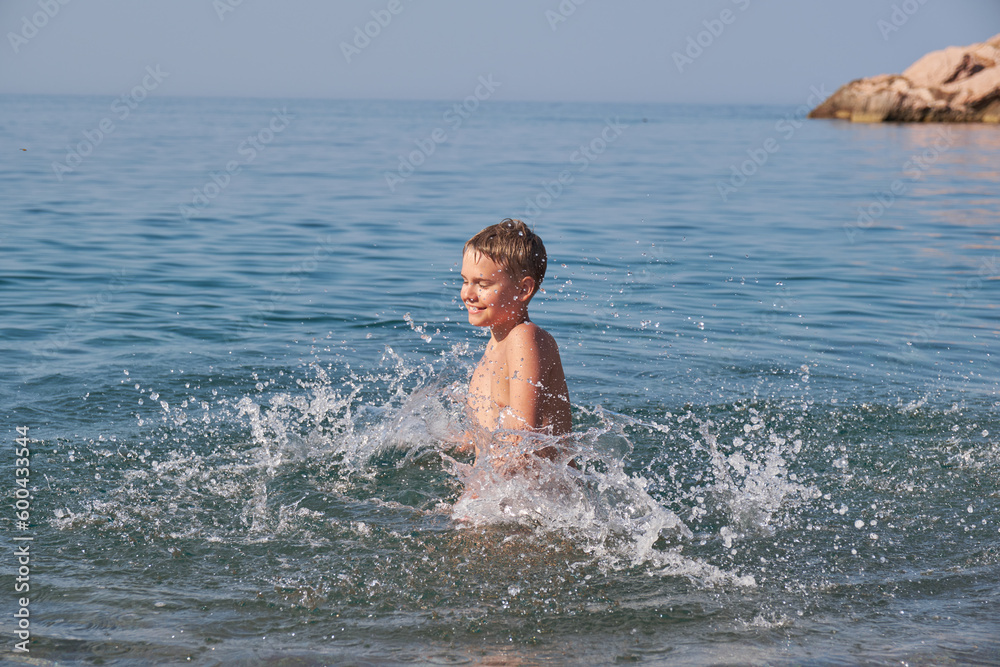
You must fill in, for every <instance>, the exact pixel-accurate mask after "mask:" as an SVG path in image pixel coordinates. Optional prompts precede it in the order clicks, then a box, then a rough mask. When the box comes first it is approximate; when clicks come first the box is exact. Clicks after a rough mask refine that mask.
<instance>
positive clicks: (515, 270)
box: [462, 218, 548, 298]
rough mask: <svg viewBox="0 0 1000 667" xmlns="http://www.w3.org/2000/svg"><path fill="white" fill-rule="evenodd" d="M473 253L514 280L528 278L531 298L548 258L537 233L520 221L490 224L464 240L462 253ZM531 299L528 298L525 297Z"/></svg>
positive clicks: (537, 286)
mask: <svg viewBox="0 0 1000 667" xmlns="http://www.w3.org/2000/svg"><path fill="white" fill-rule="evenodd" d="M470 251H471V252H475V253H479V254H482V255H485V256H486V257H489V258H490V259H492V260H493V261H494V262H496V263H497V264H499V265H500V266H502V267H503V268H504V269H505V270H506V271H507V273H508V274H510V277H511V278H513V279H514V281H515V282H516V281H519V280H521V279H522V278H524V277H525V276H530V277H531V278H532V279H533V280H534V282H535V287H534V290H533V291H532V292H531V296H534V294H535V292H537V291H538V288H539V286H540V285H541V284H542V279H543V278H545V267H546V264H547V263H548V257H547V255H546V254H545V245H544V244H543V243H542V239H541V238H539V236H538V235H537V234H535V233H534V232H533V231H531V230H530V229H528V225H526V224H524V223H523V222H521V221H520V220H514V219H512V218H504V219H503V220H501V221H500V222H499V223H497V224H495V225H490V226H489V227H487V228H486V229H484V230H483V231H481V232H479V233H478V234H476V235H475V236H473V237H472V238H471V239H469V240H468V241H466V243H465V248H463V249H462V252H463V254H465V253H467V252H470ZM528 298H530V296H529V297H528Z"/></svg>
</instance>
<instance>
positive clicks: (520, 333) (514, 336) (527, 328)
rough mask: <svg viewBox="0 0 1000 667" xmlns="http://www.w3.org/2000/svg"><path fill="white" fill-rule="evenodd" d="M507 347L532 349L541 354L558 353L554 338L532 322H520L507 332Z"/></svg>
mask: <svg viewBox="0 0 1000 667" xmlns="http://www.w3.org/2000/svg"><path fill="white" fill-rule="evenodd" d="M507 340H508V349H510V350H534V351H537V353H538V354H540V355H542V356H548V355H549V354H552V353H556V354H558V353H559V346H558V345H557V344H556V339H555V338H553V337H552V334H550V333H549V332H548V331H546V330H545V329H543V328H541V327H540V326H538V325H537V324H535V323H534V322H522V323H521V324H518V325H517V326H516V327H514V328H513V329H512V330H511V332H510V333H509V334H507Z"/></svg>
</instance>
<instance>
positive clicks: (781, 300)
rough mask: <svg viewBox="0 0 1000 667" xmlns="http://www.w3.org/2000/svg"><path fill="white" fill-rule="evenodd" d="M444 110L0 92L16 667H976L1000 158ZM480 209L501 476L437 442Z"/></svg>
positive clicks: (986, 596)
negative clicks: (552, 434)
mask: <svg viewBox="0 0 1000 667" xmlns="http://www.w3.org/2000/svg"><path fill="white" fill-rule="evenodd" d="M469 99H472V101H473V102H475V103H474V104H473V103H472V102H470V101H469ZM469 99H467V100H464V101H463V100H450V101H448V100H446V101H440V102H430V101H421V102H404V101H331V100H302V99H287V100H281V99H198V98H170V97H163V96H159V97H158V96H155V95H153V96H149V97H148V98H146V99H143V100H136V99H131V98H130V99H128V100H123V99H121V98H118V99H115V98H107V97H58V96H3V97H0V146H2V147H3V151H2V152H3V155H4V157H3V158H2V160H0V170H2V183H3V185H2V188H3V190H2V203H3V205H2V222H0V225H2V226H0V258H2V259H0V262H2V264H0V332H2V334H0V346H2V355H3V369H4V371H3V373H2V374H0V416H2V420H3V426H4V428H3V433H4V436H3V437H4V438H5V439H6V442H5V443H4V445H3V448H2V451H3V452H4V455H3V456H2V457H0V460H2V462H3V466H2V468H0V470H2V473H3V477H2V479H3V480H4V489H5V492H4V493H5V497H6V498H7V502H5V503H4V510H3V513H2V517H0V525H2V526H3V531H2V540H3V545H4V546H3V554H4V555H3V556H2V558H0V571H2V573H3V581H4V584H3V590H4V592H3V594H2V595H0V608H2V614H0V615H2V617H3V619H4V621H3V624H2V626H0V627H2V632H3V644H2V646H0V656H2V658H3V660H4V661H5V662H7V663H9V664H31V665H49V664H52V665H55V664H59V665H93V664H101V665H132V664H143V663H146V664H155V663H169V664H181V663H184V664H198V665H227V664H281V665H328V664H331V665H332V664H336V665H340V664H352V665H404V664H448V665H459V664H470V665H563V664H587V665H592V664H613V663H638V664H650V665H667V664H670V665H673V664H685V665H708V664H727V665H732V664H747V665H763V664H768V665H801V664H808V665H855V664H864V665H889V664H895V665H898V664H961V665H965V664H975V665H987V664H993V665H995V664H1000V612H998V609H1000V410H998V407H1000V394H998V390H1000V373H998V363H997V362H998V357H1000V310H998V304H1000V167H998V164H1000V162H998V160H1000V130H998V128H997V127H994V126H955V125H891V124H886V125H857V124H850V123H844V122H830V121H814V120H806V118H805V112H806V111H807V109H805V108H804V107H797V106H794V105H793V106H751V107H747V106H722V105H716V106H698V105H635V104H547V103H514V102H508V101H497V100H491V99H485V100H477V99H475V98H469ZM505 217H515V218H522V219H525V220H526V221H528V222H529V223H530V224H531V225H532V226H533V228H534V229H535V230H536V231H537V232H538V233H539V234H540V235H541V237H542V238H543V239H544V241H545V244H546V247H547V249H548V254H549V270H548V274H547V276H546V278H545V281H544V283H543V285H542V287H543V292H541V293H539V294H538V295H537V296H536V297H535V298H534V300H533V301H532V303H531V309H530V310H531V316H532V319H533V320H534V321H535V322H537V323H538V324H539V325H540V326H542V327H544V328H545V329H547V330H548V331H549V332H551V333H552V334H553V336H554V337H555V339H556V340H557V342H558V343H559V346H560V350H561V354H562V361H563V366H564V368H565V370H566V375H567V378H568V383H569V390H570V398H571V401H572V404H573V419H574V432H573V435H572V437H571V438H570V445H571V448H570V450H569V451H571V453H572V456H573V457H574V460H575V461H576V464H577V465H576V467H570V466H560V467H551V466H550V467H549V468H547V469H546V470H545V471H544V474H541V473H539V474H536V475H533V476H532V475H526V476H524V478H518V477H517V476H514V477H496V476H490V474H489V471H488V470H485V469H483V467H482V466H479V467H477V466H476V465H473V462H472V461H471V460H470V459H469V458H467V457H463V456H462V455H460V454H458V453H456V452H455V451H454V449H453V447H452V445H451V444H450V443H453V442H454V438H455V437H456V436H455V434H456V433H461V432H462V431H463V429H464V428H465V426H466V423H467V416H466V415H465V413H464V410H463V407H462V406H463V403H464V391H465V385H466V383H467V382H468V378H469V375H470V372H471V369H472V367H473V365H474V364H475V362H476V360H477V359H478V357H479V355H480V354H481V352H482V350H483V349H484V347H485V343H486V340H487V338H486V337H484V332H482V331H478V330H474V328H473V327H471V326H469V324H468V323H467V319H466V317H465V314H464V312H463V310H462V307H461V304H460V301H459V299H458V291H459V284H460V282H461V280H460V277H459V276H458V272H459V265H460V260H461V248H462V244H463V243H464V242H465V240H466V239H468V238H469V237H470V236H472V235H473V234H474V233H475V232H477V231H479V230H480V229H481V228H483V227H485V226H487V225H490V224H493V223H495V222H499V221H500V220H501V219H502V218H505ZM472 483H475V484H476V485H477V488H478V489H479V491H478V496H477V498H476V502H474V503H473V502H465V501H462V502H458V501H459V499H460V498H461V497H462V493H463V489H465V488H466V487H467V486H468V485H470V484H472ZM19 633H20V634H19Z"/></svg>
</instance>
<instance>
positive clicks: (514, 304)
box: [462, 250, 534, 327]
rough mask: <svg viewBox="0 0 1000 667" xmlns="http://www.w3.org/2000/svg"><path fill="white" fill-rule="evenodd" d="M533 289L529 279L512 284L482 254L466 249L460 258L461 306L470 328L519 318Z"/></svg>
mask: <svg viewBox="0 0 1000 667" xmlns="http://www.w3.org/2000/svg"><path fill="white" fill-rule="evenodd" d="M533 287H534V280H533V279H532V278H530V277H525V278H522V279H521V280H520V281H515V280H514V278H513V276H511V275H510V273H508V271H507V270H506V269H504V268H503V267H502V266H500V265H499V264H497V263H496V262H494V261H493V260H492V259H490V258H489V257H487V256H486V255H483V254H482V253H478V252H475V251H474V250H470V251H468V252H466V253H465V255H464V256H463V257H462V303H463V304H464V305H465V308H466V310H468V311H469V324H471V325H473V326H477V327H494V326H496V325H497V324H504V323H507V322H508V321H510V320H515V319H517V318H523V317H524V314H525V313H526V309H527V306H528V297H529V296H530V295H531V290H532V288H533Z"/></svg>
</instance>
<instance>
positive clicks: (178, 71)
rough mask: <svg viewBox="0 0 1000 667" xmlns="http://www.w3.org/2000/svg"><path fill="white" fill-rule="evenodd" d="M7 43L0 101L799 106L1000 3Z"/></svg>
mask: <svg viewBox="0 0 1000 667" xmlns="http://www.w3.org/2000/svg"><path fill="white" fill-rule="evenodd" d="M62 2H65V3H66V4H62ZM577 3H579V4H577ZM560 6H561V7H562V9H563V11H562V12H560ZM46 7H47V8H48V14H52V16H51V17H50V16H49V15H48V14H46V12H45V8H46ZM391 10H395V13H393V11H391ZM372 12H375V15H374V17H373V14H372ZM723 12H729V13H727V14H724V13H723ZM376 18H381V19H382V21H383V23H385V25H384V26H383V25H378V24H376V23H372V22H373V21H375V20H376ZM559 19H565V20H559ZM26 21H27V24H26V23H25V22H26ZM880 21H881V22H882V23H880ZM705 22H708V25H707V26H706V24H705ZM366 24H369V25H368V26H367V27H368V31H369V33H372V34H376V33H377V34H376V36H375V37H371V38H368V39H370V41H369V42H366V41H365V38H358V42H357V44H355V37H356V29H358V30H360V31H364V29H365V27H366ZM39 26H40V27H39ZM887 26H888V27H887ZM890 28H898V29H892V30H890ZM0 29H2V33H3V44H0V93H80V94H99V95H120V94H122V93H124V92H127V91H128V90H129V89H131V88H132V87H133V86H135V85H137V84H138V83H139V82H140V81H141V80H142V78H143V75H144V72H145V71H146V67H147V66H153V67H155V66H159V67H160V71H162V72H164V73H167V74H168V75H169V77H168V78H167V79H166V81H169V85H163V86H162V87H161V88H160V89H159V90H158V91H157V94H163V95H220V96H259V97H279V98H289V97H330V98H400V99H455V98H461V97H464V96H466V95H469V94H471V93H472V91H473V89H474V87H475V85H476V81H477V77H479V76H486V75H490V74H492V75H493V77H494V80H495V81H498V82H500V83H501V84H502V88H501V92H500V93H498V95H497V98H498V99H500V98H503V99H507V100H562V101H621V102H737V103H738V102H749V103H802V102H804V101H805V99H806V97H808V95H809V90H810V87H811V86H826V87H827V88H828V89H831V90H832V89H835V88H836V87H837V86H839V85H841V84H843V83H846V82H848V81H850V80H852V79H855V78H858V77H862V76H870V75H874V74H879V73H889V72H900V71H902V70H903V69H905V68H906V67H907V66H908V65H909V64H910V63H912V62H913V61H914V60H916V59H917V58H918V57H920V56H921V55H923V54H924V53H926V52H928V51H931V50H935V49H939V48H943V47H945V46H949V45H955V44H962V45H964V44H970V43H973V42H978V41H983V40H984V39H987V38H989V37H991V36H992V35H994V34H997V33H1000V0H837V1H835V2H834V1H829V0H697V1H696V0H614V1H612V0H354V1H348V0H155V1H154V0H0ZM712 29H714V31H715V33H717V34H712V32H711V31H712ZM699 33H702V34H701V35H700V36H699ZM12 35H13V36H12ZM366 37H367V36H366ZM699 37H700V40H701V42H702V43H703V44H705V45H707V46H703V47H701V49H702V50H701V52H699V51H698V47H691V50H690V52H688V53H685V51H686V50H687V49H688V48H689V46H690V43H689V41H688V40H689V38H690V39H691V40H695V41H697V40H698V39H699ZM343 44H347V45H349V46H350V48H349V49H348V51H349V53H348V54H347V55H345V53H344V48H343V46H342V45H343ZM358 45H361V47H362V48H359V47H358ZM353 49H356V50H357V52H354V51H353ZM675 53H678V54H681V55H682V56H684V57H685V58H687V57H689V55H695V57H694V58H691V61H692V62H686V61H683V60H682V61H681V62H680V66H678V59H677V57H675V55H674V54H675ZM348 60H350V62H348Z"/></svg>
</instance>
